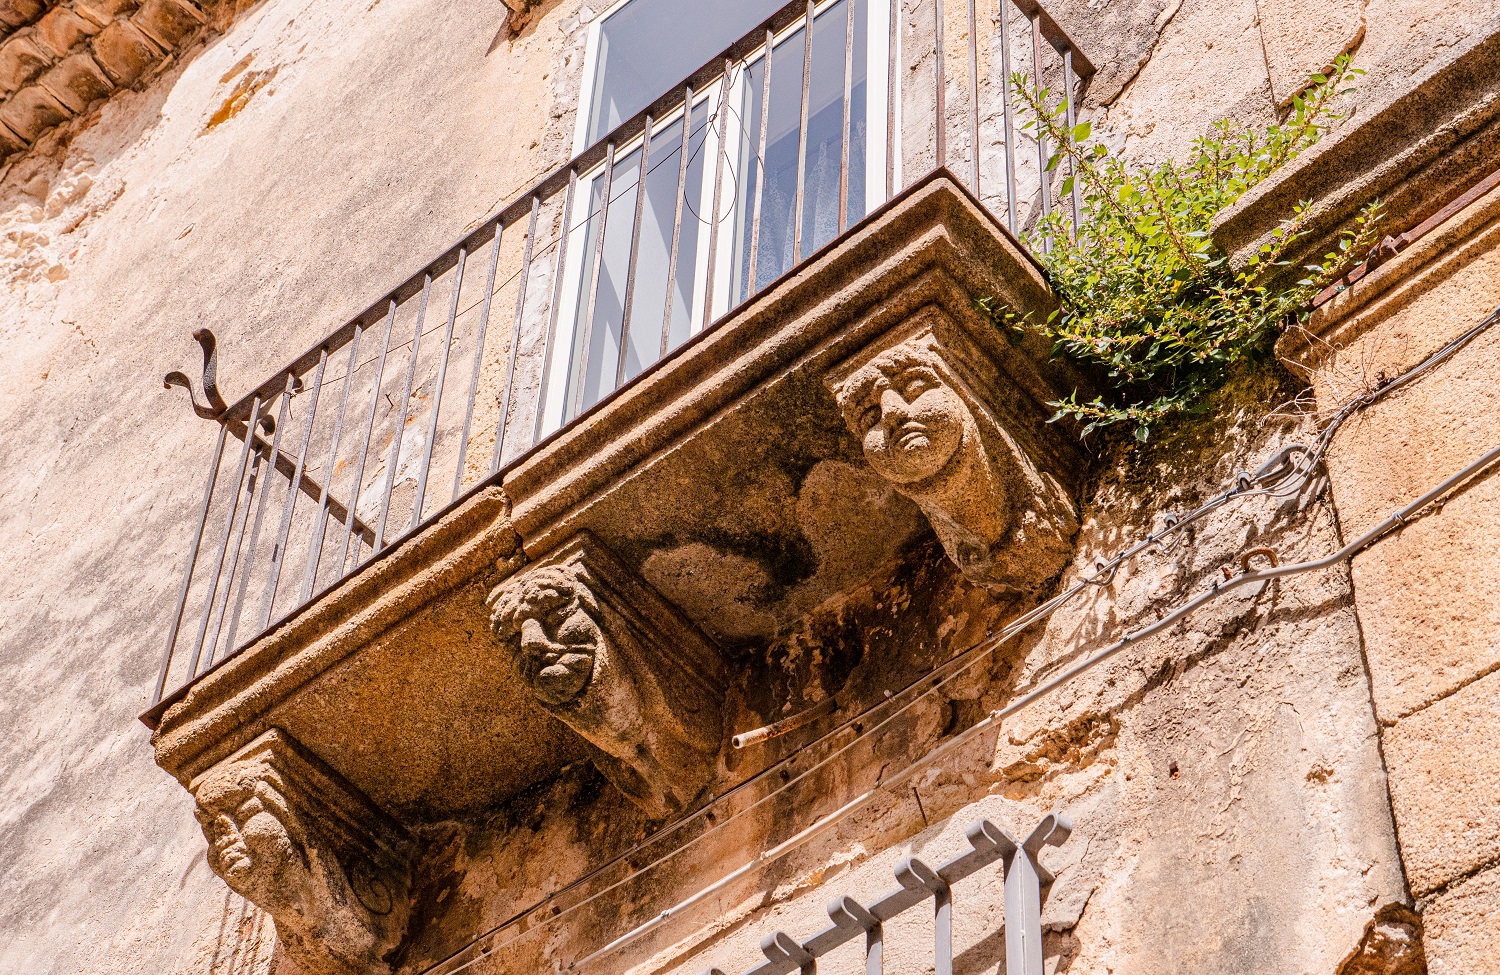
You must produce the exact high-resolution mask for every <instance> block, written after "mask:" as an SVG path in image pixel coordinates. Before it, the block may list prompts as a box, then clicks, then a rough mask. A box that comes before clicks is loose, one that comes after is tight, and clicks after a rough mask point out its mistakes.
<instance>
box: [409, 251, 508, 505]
mask: <svg viewBox="0 0 1500 975" xmlns="http://www.w3.org/2000/svg"><path fill="white" fill-rule="evenodd" d="M497 236H498V235H497ZM468 258H469V251H468V249H467V248H464V247H460V248H459V249H458V267H457V268H456V269H455V270H454V272H453V295H452V297H451V298H450V299H449V301H448V326H447V328H445V329H443V354H442V357H441V358H440V359H439V360H438V373H437V383H436V385H435V386H434V387H433V390H432V420H431V422H429V423H428V424H427V445H426V446H425V447H423V448H422V463H421V465H420V466H419V467H418V468H417V491H416V496H415V497H414V498H413V499H412V503H411V524H410V525H409V526H407V529H406V530H407V531H408V532H412V531H415V530H416V527H417V526H418V525H420V524H421V523H422V502H424V501H425V500H427V476H428V474H429V473H431V471H432V451H433V449H434V448H435V447H436V446H437V432H438V420H439V418H440V417H441V416H442V412H443V386H444V384H445V383H446V382H447V380H448V359H449V357H450V355H451V354H452V352H453V324H454V322H456V321H457V320H458V293H459V291H460V290H461V289H462V288H463V286H464V265H465V264H466V263H467V261H468Z"/></svg>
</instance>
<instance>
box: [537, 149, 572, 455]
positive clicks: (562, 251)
mask: <svg viewBox="0 0 1500 975" xmlns="http://www.w3.org/2000/svg"><path fill="white" fill-rule="evenodd" d="M577 188H578V170H577V169H576V168H575V169H570V170H568V192H567V194H566V195H565V196H564V197H563V212H562V224H561V226H562V230H561V232H560V234H559V236H558V238H557V263H556V264H555V265H554V266H553V270H552V309H551V311H550V312H548V315H547V343H546V345H545V346H543V349H544V351H543V353H542V381H541V382H539V383H537V384H536V410H535V416H534V417H533V418H532V431H531V442H532V444H533V445H535V444H536V442H537V441H538V440H541V439H542V422H543V420H544V419H545V413H546V408H547V384H548V381H549V380H550V379H551V378H552V353H553V351H554V347H555V346H556V344H557V341H556V340H557V312H558V308H559V306H560V305H561V304H562V281H563V269H564V267H565V266H566V262H567V258H568V236H569V235H570V234H571V233H572V228H571V227H569V226H568V222H569V221H570V220H572V219H573V194H574V192H575V191H576V190H577Z"/></svg>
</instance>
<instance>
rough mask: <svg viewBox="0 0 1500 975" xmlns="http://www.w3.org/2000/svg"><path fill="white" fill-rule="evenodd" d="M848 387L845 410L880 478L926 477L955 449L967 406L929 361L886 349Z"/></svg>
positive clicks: (909, 479)
mask: <svg viewBox="0 0 1500 975" xmlns="http://www.w3.org/2000/svg"><path fill="white" fill-rule="evenodd" d="M851 386H852V387H853V390H854V392H853V395H852V398H851V399H850V400H849V401H848V402H846V403H845V404H844V414H845V417H846V418H847V419H848V421H849V426H850V428H851V429H852V430H853V431H854V433H855V435H856V436H858V437H859V438H860V441H861V444H862V446H863V447H864V452H865V459H866V460H867V461H869V463H870V466H871V467H873V468H874V469H875V472H876V473H877V474H879V475H880V476H881V477H883V478H885V479H886V480H888V481H891V482H892V483H895V484H912V483H914V482H917V481H922V480H926V479H927V478H930V477H932V476H934V475H936V474H938V473H940V472H941V471H942V470H943V469H944V468H945V467H946V466H947V465H948V463H949V461H950V460H952V458H953V455H954V454H955V453H957V452H958V448H959V446H960V445H961V444H962V443H963V439H964V430H965V428H966V426H967V423H968V416H969V414H968V409H967V407H965V406H964V402H963V400H961V399H959V397H958V394H957V393H955V392H954V391H953V390H952V389H951V388H950V387H949V386H948V385H947V384H946V383H944V382H943V381H942V379H941V378H940V377H939V375H938V373H937V370H936V369H935V368H934V367H933V366H932V365H931V364H930V363H929V362H926V361H924V360H922V359H920V358H916V357H913V356H911V355H891V354H887V355H885V356H882V357H881V358H879V359H877V360H875V362H873V363H871V364H870V365H869V366H867V367H866V368H865V369H864V370H861V373H860V374H859V375H858V376H856V377H855V381H854V382H853V383H852V384H851Z"/></svg>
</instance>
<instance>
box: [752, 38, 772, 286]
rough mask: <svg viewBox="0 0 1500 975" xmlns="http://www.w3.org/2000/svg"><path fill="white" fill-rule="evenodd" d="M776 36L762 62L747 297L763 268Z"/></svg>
mask: <svg viewBox="0 0 1500 975" xmlns="http://www.w3.org/2000/svg"><path fill="white" fill-rule="evenodd" d="M775 39H776V38H775V35H773V34H772V33H771V32H770V31H769V30H767V31H766V56H765V58H764V59H762V61H761V79H760V133H759V134H758V135H757V136H756V147H755V209H754V212H753V213H752V214H751V217H750V277H749V278H748V280H747V281H746V286H745V297H746V298H749V297H750V296H751V295H753V294H755V285H756V281H757V280H758V279H757V278H756V273H757V272H758V271H759V269H760V267H759V265H760V214H761V210H762V207H763V205H764V202H765V198H766V129H767V128H768V127H769V126H770V123H771V53H772V47H773V46H774V41H775Z"/></svg>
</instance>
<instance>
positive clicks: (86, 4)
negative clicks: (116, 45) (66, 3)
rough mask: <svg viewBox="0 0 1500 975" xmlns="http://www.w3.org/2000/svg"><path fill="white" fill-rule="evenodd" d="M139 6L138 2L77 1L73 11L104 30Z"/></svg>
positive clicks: (121, 0) (129, 0) (125, 0)
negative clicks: (117, 18) (116, 19)
mask: <svg viewBox="0 0 1500 975" xmlns="http://www.w3.org/2000/svg"><path fill="white" fill-rule="evenodd" d="M137 6H138V4H137V3H136V0H77V2H76V3H74V4H73V9H74V10H76V11H77V12H78V13H79V14H81V15H82V16H84V17H87V18H88V19H89V20H91V21H93V22H94V23H95V24H97V25H98V26H99V28H100V29H101V30H102V29H104V28H105V27H108V26H109V25H110V24H111V23H113V22H114V20H115V18H116V17H119V16H121V15H123V14H128V13H130V12H131V11H132V10H134V9H135V8H136V7H137Z"/></svg>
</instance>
